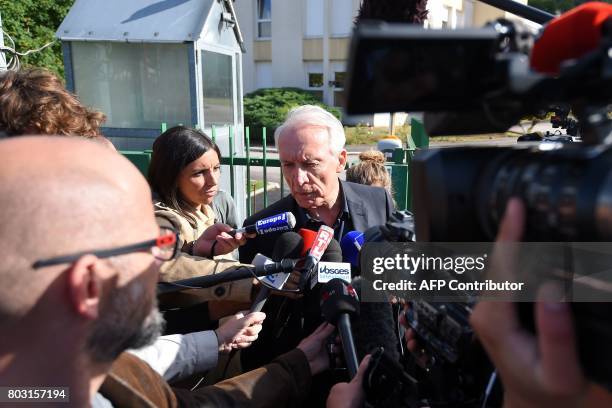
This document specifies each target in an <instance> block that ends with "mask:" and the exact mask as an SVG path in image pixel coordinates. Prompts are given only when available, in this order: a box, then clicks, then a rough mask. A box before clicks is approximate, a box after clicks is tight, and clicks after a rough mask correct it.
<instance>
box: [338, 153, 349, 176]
mask: <svg viewBox="0 0 612 408" xmlns="http://www.w3.org/2000/svg"><path fill="white" fill-rule="evenodd" d="M347 160H348V156H347V154H346V150H345V149H342V151H341V152H340V153H338V168H336V173H342V171H343V170H344V167H345V166H346V161H347Z"/></svg>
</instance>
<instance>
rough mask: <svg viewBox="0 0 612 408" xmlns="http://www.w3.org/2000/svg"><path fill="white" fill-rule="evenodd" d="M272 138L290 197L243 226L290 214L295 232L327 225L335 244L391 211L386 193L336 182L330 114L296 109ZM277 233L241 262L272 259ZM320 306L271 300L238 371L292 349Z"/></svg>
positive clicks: (310, 300)
mask: <svg viewBox="0 0 612 408" xmlns="http://www.w3.org/2000/svg"><path fill="white" fill-rule="evenodd" d="M274 139H275V141H276V146H277V148H278V154H279V158H280V162H281V166H282V169H283V176H284V177H285V181H286V182H287V184H288V185H289V189H290V190H291V194H290V195H288V196H286V197H283V198H281V199H280V200H278V201H277V202H275V203H274V204H272V205H270V206H268V207H267V208H265V209H263V210H262V211H260V212H258V213H257V214H255V215H253V216H251V217H249V218H247V219H246V220H245V221H244V225H252V224H254V223H255V222H256V221H257V220H260V219H262V218H265V217H268V216H272V215H275V214H279V213H282V212H285V211H289V212H292V213H293V214H294V215H295V217H296V226H295V230H296V231H297V230H299V229H300V228H307V229H311V230H315V231H316V230H318V229H319V227H320V226H321V225H327V226H330V227H332V228H333V229H334V231H335V237H334V238H335V239H336V240H338V241H339V240H340V239H341V238H342V237H343V236H344V235H346V233H348V232H350V231H353V230H356V231H365V230H366V229H368V228H370V227H373V226H376V225H381V224H384V223H385V222H386V221H387V219H388V217H389V216H390V215H391V213H392V212H393V200H392V199H391V196H390V195H389V193H388V192H387V190H385V189H384V188H381V187H372V186H366V185H362V184H355V183H350V182H347V181H343V180H340V178H339V174H340V173H342V172H343V171H344V167H345V165H346V160H347V154H346V150H345V149H344V143H345V141H346V137H345V135H344V128H343V127H342V124H341V123H340V121H338V119H336V118H335V117H334V116H333V115H332V114H330V113H329V112H327V111H325V110H324V109H322V108H320V107H318V106H313V105H305V106H300V107H298V108H295V109H293V110H292V111H290V112H289V114H288V115H287V119H286V120H285V122H284V123H283V124H282V125H281V126H280V127H279V128H278V129H276V132H275V133H274ZM280 234H281V233H278V234H266V235H262V236H258V237H257V238H253V239H250V240H248V241H247V243H246V245H244V246H243V247H241V248H240V261H241V262H246V263H249V262H251V261H252V259H253V257H254V256H255V254H256V253H258V252H259V253H262V254H264V255H266V256H271V254H272V250H273V247H274V244H275V242H276V240H277V238H278V237H279V236H280ZM319 301H320V299H319V297H318V296H317V294H316V293H309V294H306V296H305V297H304V299H298V300H291V299H288V298H286V297H283V298H281V297H279V296H272V297H271V298H270V299H269V300H268V302H267V303H266V306H265V308H264V310H265V311H266V313H267V316H268V319H267V324H266V322H264V329H263V331H262V332H261V333H260V339H259V341H257V342H255V343H254V344H253V346H252V347H251V349H250V350H243V353H242V362H243V366H244V367H245V368H250V367H257V366H260V365H261V364H265V363H266V362H267V361H270V359H272V358H273V357H274V356H275V355H279V354H281V353H282V352H284V351H285V350H290V349H291V348H293V347H294V346H295V344H297V342H298V341H299V339H300V338H302V337H303V336H304V335H306V334H307V333H308V332H309V331H311V329H312V328H314V327H316V325H317V324H318V323H319V322H320V316H321V314H320V311H319V307H318V304H319Z"/></svg>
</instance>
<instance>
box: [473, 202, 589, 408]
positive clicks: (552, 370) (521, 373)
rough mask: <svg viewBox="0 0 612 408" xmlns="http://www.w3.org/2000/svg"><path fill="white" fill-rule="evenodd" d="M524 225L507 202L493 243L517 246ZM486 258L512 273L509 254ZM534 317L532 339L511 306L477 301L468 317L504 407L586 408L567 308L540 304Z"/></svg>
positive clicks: (516, 205) (516, 206) (520, 211)
mask: <svg viewBox="0 0 612 408" xmlns="http://www.w3.org/2000/svg"><path fill="white" fill-rule="evenodd" d="M524 222H525V210H524V208H523V205H522V203H521V202H520V201H519V200H516V199H513V200H510V202H509V203H508V206H507V208H506V214H505V216H504V219H503V221H502V223H501V225H500V230H499V234H498V236H497V242H513V241H520V239H521V236H522V234H523V228H524ZM496 249H499V247H498V248H496ZM492 258H493V259H492V263H491V267H492V268H495V270H501V271H502V273H503V270H507V271H512V269H510V268H513V265H514V264H513V262H514V258H513V257H512V254H511V253H510V252H509V251H506V252H503V251H499V250H497V251H495V252H494V254H493V257H492ZM535 312H536V325H537V333H538V336H537V338H536V337H535V336H533V335H532V334H530V333H529V332H527V331H526V330H525V329H523V328H522V327H521V324H520V321H519V318H518V313H517V309H516V305H515V304H514V303H511V302H481V303H479V304H478V305H477V306H476V308H475V309H474V313H473V314H472V316H471V323H472V326H473V327H474V330H475V331H476V333H477V335H478V337H479V339H480V341H481V342H482V344H483V345H484V347H485V349H486V350H487V352H488V354H489V356H490V357H491V359H492V360H493V363H494V364H495V367H496V368H497V370H498V372H499V375H500V377H501V380H502V383H503V385H504V390H505V394H504V406H505V407H506V408H513V407H521V408H531V407H533V408H536V407H537V408H539V407H556V408H563V407H581V406H586V405H585V403H586V401H587V395H588V390H589V385H588V383H587V381H586V379H585V377H584V376H583V373H582V370H581V368H580V364H579V362H578V356H577V352H576V341H575V335H574V327H573V323H572V317H571V314H570V308H569V304H567V303H550V302H540V303H538V304H537V306H536V308H535Z"/></svg>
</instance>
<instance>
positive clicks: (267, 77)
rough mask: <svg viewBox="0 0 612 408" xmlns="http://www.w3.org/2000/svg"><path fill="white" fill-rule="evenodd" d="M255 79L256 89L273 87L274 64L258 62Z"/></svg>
mask: <svg viewBox="0 0 612 408" xmlns="http://www.w3.org/2000/svg"><path fill="white" fill-rule="evenodd" d="M255 78H256V79H255V89H259V88H271V87H273V86H274V81H273V80H272V63H271V62H256V63H255Z"/></svg>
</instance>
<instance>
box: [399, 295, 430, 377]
mask: <svg viewBox="0 0 612 408" xmlns="http://www.w3.org/2000/svg"><path fill="white" fill-rule="evenodd" d="M409 309H410V304H408V303H406V304H405V306H404V311H403V312H402V313H401V314H400V318H399V321H400V324H401V325H402V326H404V327H405V328H406V332H405V333H404V339H405V340H406V347H407V348H408V351H410V354H412V356H413V357H414V359H415V361H416V363H417V364H418V365H419V367H421V368H427V364H428V363H429V361H430V359H429V354H427V352H426V351H425V349H423V347H421V345H420V344H419V341H418V339H417V335H416V333H415V332H414V330H413V329H412V328H411V327H410V325H409V324H408V322H407V321H406V313H407V312H408V310H409Z"/></svg>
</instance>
